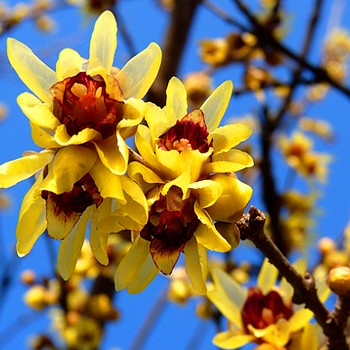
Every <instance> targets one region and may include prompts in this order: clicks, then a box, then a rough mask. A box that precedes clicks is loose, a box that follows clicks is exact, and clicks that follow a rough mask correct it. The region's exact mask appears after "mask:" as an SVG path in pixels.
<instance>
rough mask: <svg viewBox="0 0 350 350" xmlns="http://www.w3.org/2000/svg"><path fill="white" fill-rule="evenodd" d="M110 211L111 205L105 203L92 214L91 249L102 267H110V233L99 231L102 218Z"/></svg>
mask: <svg viewBox="0 0 350 350" xmlns="http://www.w3.org/2000/svg"><path fill="white" fill-rule="evenodd" d="M109 211H110V203H108V201H107V200H106V201H103V202H102V204H101V205H100V206H99V207H98V208H94V209H93V210H92V213H91V227H90V235H89V238H90V247H91V251H92V253H93V254H94V256H95V257H96V259H97V261H98V262H99V263H100V264H102V265H108V254H107V243H108V237H109V232H105V231H102V230H100V229H99V221H100V217H101V216H102V217H103V216H105V215H106V213H109Z"/></svg>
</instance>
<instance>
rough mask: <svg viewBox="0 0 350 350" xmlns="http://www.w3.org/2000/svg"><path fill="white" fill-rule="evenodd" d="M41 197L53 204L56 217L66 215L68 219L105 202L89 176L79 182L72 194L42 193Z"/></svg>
mask: <svg viewBox="0 0 350 350" xmlns="http://www.w3.org/2000/svg"><path fill="white" fill-rule="evenodd" d="M41 197H42V198H43V199H45V200H46V201H48V200H49V201H52V202H53V204H54V205H53V207H54V214H55V215H56V216H59V215H61V214H64V215H65V216H68V217H69V216H71V215H72V214H73V213H76V214H82V213H83V212H84V211H85V210H86V208H87V207H89V206H90V205H92V204H95V205H96V207H98V206H99V205H100V204H101V203H102V200H103V199H102V197H101V195H100V192H99V191H98V189H97V187H96V184H95V182H94V180H93V179H92V177H91V176H90V175H89V174H86V175H85V176H84V177H82V178H81V179H80V180H79V181H77V182H76V183H75V184H74V186H73V189H72V190H71V191H70V192H64V193H62V194H56V193H53V192H49V191H42V193H41Z"/></svg>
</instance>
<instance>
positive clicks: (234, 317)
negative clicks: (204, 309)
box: [207, 268, 247, 329]
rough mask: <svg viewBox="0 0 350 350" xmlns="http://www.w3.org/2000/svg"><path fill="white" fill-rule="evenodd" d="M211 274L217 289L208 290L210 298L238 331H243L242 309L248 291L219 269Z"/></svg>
mask: <svg viewBox="0 0 350 350" xmlns="http://www.w3.org/2000/svg"><path fill="white" fill-rule="evenodd" d="M211 273H212V277H213V280H214V286H215V287H214V288H210V289H209V290H208V294H207V296H208V298H209V299H210V300H211V301H212V302H213V303H214V304H215V306H216V307H217V308H218V309H219V310H220V312H221V313H222V314H223V315H225V316H226V317H227V318H228V319H229V320H230V321H231V322H232V323H233V324H234V326H235V327H236V328H237V329H242V328H243V324H242V314H241V309H242V307H243V305H244V303H245V301H246V299H247V290H245V289H243V288H242V287H241V286H240V285H239V284H238V283H237V282H236V281H235V280H234V279H233V278H232V277H231V276H230V275H228V274H227V273H226V272H224V271H222V270H220V269H218V268H213V269H212V271H211Z"/></svg>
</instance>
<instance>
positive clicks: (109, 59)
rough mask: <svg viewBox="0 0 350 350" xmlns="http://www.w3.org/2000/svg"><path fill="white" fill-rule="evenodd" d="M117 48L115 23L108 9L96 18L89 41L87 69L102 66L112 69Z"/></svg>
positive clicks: (107, 69)
mask: <svg viewBox="0 0 350 350" xmlns="http://www.w3.org/2000/svg"><path fill="white" fill-rule="evenodd" d="M116 48H117V23H116V21H115V18H114V15H113V13H112V12H110V11H105V12H103V13H102V14H101V15H100V17H99V18H98V19H97V21H96V23H95V27H94V31H93V33H92V36H91V41H90V59H89V68H88V69H89V70H91V69H94V68H95V67H98V66H102V67H104V68H105V69H106V71H107V72H110V71H111V70H112V65H113V60H114V54H115V50H116Z"/></svg>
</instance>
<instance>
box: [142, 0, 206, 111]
mask: <svg viewBox="0 0 350 350" xmlns="http://www.w3.org/2000/svg"><path fill="white" fill-rule="evenodd" d="M200 2H201V0H176V1H175V2H174V4H175V7H174V9H173V11H172V13H171V19H170V23H169V27H168V31H167V34H166V38H165V42H164V45H163V49H162V51H163V58H162V64H161V66H160V70H159V73H158V77H157V79H156V81H155V82H154V84H153V86H152V88H151V89H150V91H149V92H148V95H147V99H148V100H149V101H152V102H154V103H156V104H157V105H158V106H161V107H162V106H164V105H165V90H166V87H167V85H168V81H169V80H170V79H171V78H172V77H173V76H174V75H176V73H177V71H178V68H179V65H180V61H181V57H182V54H183V51H184V48H185V44H186V42H187V38H188V34H189V31H190V28H191V24H192V22H193V19H194V16H195V12H196V9H197V7H198V5H199V4H200Z"/></svg>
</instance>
